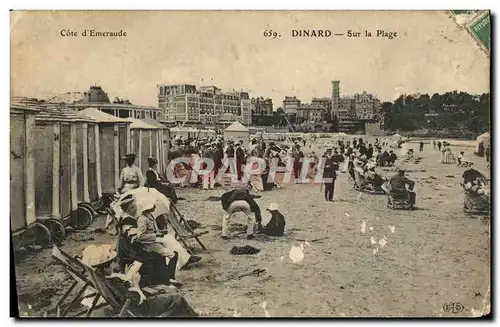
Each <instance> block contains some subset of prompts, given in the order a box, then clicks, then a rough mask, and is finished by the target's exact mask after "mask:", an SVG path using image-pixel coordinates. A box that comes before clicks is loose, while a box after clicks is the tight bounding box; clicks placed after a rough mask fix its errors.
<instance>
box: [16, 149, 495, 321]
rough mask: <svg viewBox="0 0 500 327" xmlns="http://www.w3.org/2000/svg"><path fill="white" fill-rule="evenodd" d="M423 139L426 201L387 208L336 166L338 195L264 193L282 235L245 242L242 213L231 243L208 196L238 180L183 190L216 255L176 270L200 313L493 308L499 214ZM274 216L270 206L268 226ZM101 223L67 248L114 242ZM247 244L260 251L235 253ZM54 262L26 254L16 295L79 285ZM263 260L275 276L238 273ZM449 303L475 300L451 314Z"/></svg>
mask: <svg viewBox="0 0 500 327" xmlns="http://www.w3.org/2000/svg"><path fill="white" fill-rule="evenodd" d="M318 142H321V143H322V142H323V141H321V140H318ZM469 143H470V142H469ZM457 144H458V143H457ZM414 148H415V150H416V156H421V157H422V160H421V162H420V163H419V164H409V163H408V164H404V165H403V166H404V167H405V168H406V169H407V170H408V175H409V178H411V179H413V180H414V181H416V187H415V190H416V192H417V203H416V205H417V207H418V210H415V211H404V210H396V211H394V210H391V209H389V208H387V197H386V196H385V195H369V194H365V193H359V192H357V191H355V190H354V188H353V186H352V183H351V182H349V181H348V175H347V174H345V173H344V174H343V173H339V174H338V179H337V182H336V185H335V197H334V202H326V201H324V196H323V192H322V190H321V189H320V188H321V186H320V185H315V184H283V187H282V188H281V189H274V190H273V191H268V192H262V193H260V195H261V196H262V197H261V198H259V199H257V200H256V201H257V203H258V204H259V205H260V206H261V208H262V209H263V210H264V208H265V207H266V206H267V205H268V204H269V203H270V202H275V203H277V204H279V206H280V211H281V212H282V213H283V215H284V216H285V218H286V222H287V225H286V229H285V236H283V237H275V238H273V237H266V236H264V235H256V237H255V239H254V240H246V238H245V235H244V233H243V234H242V233H240V234H238V233H239V232H242V231H244V226H243V224H245V219H244V216H243V215H242V214H241V215H237V216H235V217H234V219H233V220H232V221H231V223H232V237H231V239H230V240H222V239H221V238H220V233H221V220H222V213H223V211H222V208H221V204H220V202H219V201H215V202H214V201H208V200H207V198H208V197H210V196H220V195H222V193H223V192H224V191H225V190H228V189H230V187H221V188H218V189H216V190H213V191H202V190H198V189H191V188H188V189H178V195H179V196H181V197H184V198H185V200H183V201H180V202H179V204H178V206H177V207H178V209H179V210H180V211H181V213H183V215H184V216H185V217H186V219H193V220H196V221H197V222H199V223H200V224H202V227H201V229H203V230H208V231H210V232H209V233H208V234H207V235H204V236H202V237H201V239H202V241H203V242H204V244H205V245H206V246H207V247H208V249H209V253H206V252H202V253H200V255H201V256H202V258H203V260H202V261H201V262H200V263H199V264H197V265H196V266H194V267H193V268H191V269H189V270H186V271H180V272H178V273H177V276H176V278H177V280H179V281H181V282H182V283H184V286H183V287H182V289H181V293H182V294H184V296H185V298H186V299H187V300H188V302H189V303H190V304H191V305H192V306H193V308H194V309H195V310H196V311H198V312H199V313H201V314H202V315H207V316H215V317H221V316H223V317H232V316H241V317H264V316H265V315H266V314H268V315H269V316H272V317H342V316H346V317H381V316H383V317H386V316H387V317H424V316H425V317H428V316H431V317H435V316H444V317H446V316H453V317H455V316H471V314H472V313H471V312H472V310H473V309H479V308H481V306H482V305H483V300H485V299H484V297H485V295H486V293H487V289H488V287H489V282H490V250H491V248H490V220H489V217H484V216H479V215H470V214H466V213H464V212H463V209H462V208H463V198H464V195H463V191H462V187H461V186H460V184H459V183H460V182H461V175H462V173H463V171H464V168H459V167H457V166H456V164H441V163H439V158H440V153H439V152H438V151H437V150H433V149H432V145H429V144H426V146H425V149H424V152H418V146H415V147H414ZM461 148H463V149H464V150H465V151H466V153H467V156H468V157H469V158H470V159H472V160H473V161H474V167H475V168H476V169H478V170H479V171H480V172H482V173H483V174H485V175H486V176H487V177H488V178H489V177H490V176H489V174H490V173H489V169H487V168H486V161H485V158H479V157H474V156H473V154H472V152H473V151H474V150H473V149H472V148H471V147H470V146H468V144H465V143H464V144H460V145H458V146H454V147H453V151H454V152H455V153H456V152H458V151H459V150H460V149H461ZM398 154H399V153H398ZM400 162H401V158H399V159H398V162H397V165H398V166H400V165H401V164H400ZM377 169H378V172H379V173H382V174H383V175H385V176H387V177H390V176H392V175H393V174H394V173H395V167H390V168H377ZM431 176H432V177H433V178H434V179H432V178H431ZM268 219H269V214H268V213H265V212H264V213H263V220H264V224H265V223H266V222H267V220H268ZM363 222H364V223H365V224H366V229H365V232H364V233H362V231H361V225H362V224H363ZM103 225H104V217H97V218H96V219H95V220H94V223H93V225H92V226H91V228H89V230H88V231H82V232H78V233H69V234H68V236H67V238H66V240H65V241H64V243H63V245H62V248H63V249H64V250H65V251H67V252H68V253H70V254H73V255H74V254H80V253H81V252H82V251H83V249H84V248H85V247H86V246H88V245H89V244H104V243H114V242H115V237H114V236H110V235H107V234H100V233H96V232H92V229H93V228H94V229H95V228H97V227H102V226H103ZM85 238H87V240H82V239H85ZM372 238H373V239H374V240H375V241H376V242H377V244H378V242H379V241H380V240H381V239H385V240H386V244H385V245H384V246H382V245H377V247H378V252H376V253H374V246H373V245H372ZM318 239H321V240H319V241H313V240H318ZM301 240H306V241H307V242H304V241H301ZM193 244H194V243H193ZM246 244H248V245H251V246H253V247H256V248H259V249H261V252H260V253H259V254H256V255H241V256H236V255H231V254H230V253H229V250H230V249H231V248H232V247H233V246H235V245H236V246H242V245H246ZM300 244H302V246H303V252H304V259H303V260H302V261H301V262H298V263H293V262H292V260H291V259H290V257H289V252H290V249H291V247H292V246H294V245H295V246H300ZM54 262H55V261H54V260H53V259H52V258H51V249H50V248H48V249H43V250H40V251H38V252H24V253H18V254H16V266H15V269H16V279H17V286H18V299H19V301H20V302H22V303H23V304H24V305H26V306H27V305H30V306H31V309H30V313H29V314H30V315H41V314H43V312H45V311H46V310H47V309H48V308H49V307H51V306H53V305H54V304H55V303H56V301H57V300H58V299H59V298H60V297H61V296H62V294H63V293H64V291H65V290H66V288H67V287H68V286H69V283H70V280H69V279H68V278H67V276H66V274H65V272H64V270H63V269H62V268H61V267H60V266H58V265H54V264H53V263H54ZM257 268H261V269H266V273H265V274H263V275H261V276H247V277H242V278H241V279H240V278H239V276H241V275H243V274H245V273H248V272H251V271H252V270H254V269H257ZM488 300H489V299H488ZM264 302H265V303H266V304H267V307H266V310H267V313H266V311H265V310H264V309H263V307H262V304H263V303H264ZM449 302H456V303H460V304H462V305H463V306H464V308H465V309H464V310H463V311H462V312H459V313H452V312H444V311H443V305H444V304H446V303H449Z"/></svg>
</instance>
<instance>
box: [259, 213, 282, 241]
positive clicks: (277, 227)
mask: <svg viewBox="0 0 500 327" xmlns="http://www.w3.org/2000/svg"><path fill="white" fill-rule="evenodd" d="M271 215H272V216H271V220H269V222H268V223H267V225H266V227H264V229H263V230H262V232H263V233H264V234H266V235H268V236H283V233H284V232H285V225H286V222H285V217H284V216H283V215H282V214H281V212H279V211H278V210H275V211H271Z"/></svg>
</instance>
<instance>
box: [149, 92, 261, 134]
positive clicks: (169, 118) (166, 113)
mask: <svg viewBox="0 0 500 327" xmlns="http://www.w3.org/2000/svg"><path fill="white" fill-rule="evenodd" d="M158 106H159V107H160V108H161V109H162V115H161V117H160V121H161V122H164V123H167V124H169V123H179V122H183V123H202V124H224V123H230V122H234V121H235V120H239V121H240V122H241V123H243V124H244V125H250V124H251V123H252V111H253V108H252V106H253V104H252V101H251V99H250V96H249V94H248V92H243V91H226V92H224V91H222V90H221V89H220V88H217V87H215V86H200V87H199V88H196V86H195V85H190V84H177V85H158Z"/></svg>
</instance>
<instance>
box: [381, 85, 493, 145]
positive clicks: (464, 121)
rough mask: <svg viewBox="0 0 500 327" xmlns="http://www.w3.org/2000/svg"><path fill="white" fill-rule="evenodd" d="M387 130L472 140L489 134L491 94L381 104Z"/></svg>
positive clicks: (437, 96) (424, 97)
mask: <svg viewBox="0 0 500 327" xmlns="http://www.w3.org/2000/svg"><path fill="white" fill-rule="evenodd" d="M382 111H383V113H384V120H385V126H386V129H391V130H392V131H407V132H409V131H412V132H415V133H417V134H419V135H422V136H424V135H426V136H440V137H461V138H474V137H476V136H477V135H478V134H481V133H484V132H486V131H489V130H490V94H489V93H486V94H483V95H481V96H480V97H479V98H477V97H475V96H473V95H471V94H468V93H465V92H457V91H454V92H447V93H445V94H437V93H436V94H433V95H432V97H429V95H428V94H424V95H421V96H420V97H418V98H414V97H412V96H406V98H405V97H404V96H401V97H399V98H398V99H396V100H395V101H394V102H393V103H390V102H384V103H383V104H382Z"/></svg>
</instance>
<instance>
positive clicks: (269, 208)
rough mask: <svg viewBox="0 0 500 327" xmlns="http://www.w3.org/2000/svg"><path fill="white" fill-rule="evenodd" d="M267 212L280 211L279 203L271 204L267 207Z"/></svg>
mask: <svg viewBox="0 0 500 327" xmlns="http://www.w3.org/2000/svg"><path fill="white" fill-rule="evenodd" d="M267 210H269V211H275V210H279V206H278V204H277V203H274V202H273V203H269V205H268V206H267Z"/></svg>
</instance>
